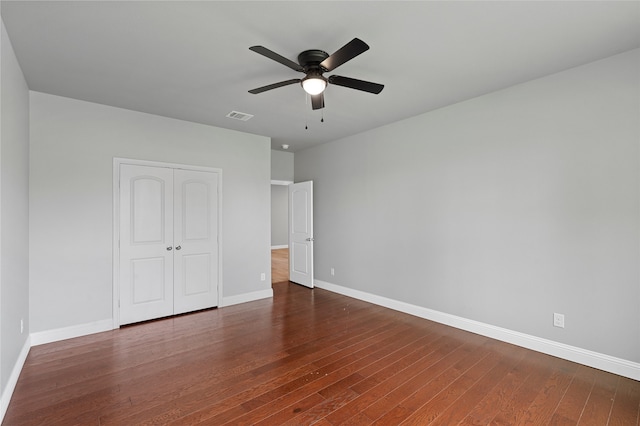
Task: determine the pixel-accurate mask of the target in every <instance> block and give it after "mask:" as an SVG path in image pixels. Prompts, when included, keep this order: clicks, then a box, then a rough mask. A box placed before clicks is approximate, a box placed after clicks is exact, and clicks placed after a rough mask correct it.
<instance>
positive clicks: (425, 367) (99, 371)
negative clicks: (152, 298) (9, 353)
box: [3, 281, 640, 426]
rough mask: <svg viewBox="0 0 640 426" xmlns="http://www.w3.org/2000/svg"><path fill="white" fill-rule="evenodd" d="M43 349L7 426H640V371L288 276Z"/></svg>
mask: <svg viewBox="0 0 640 426" xmlns="http://www.w3.org/2000/svg"><path fill="white" fill-rule="evenodd" d="M273 288H274V293H275V296H274V299H273V300H259V301H256V302H250V303H244V304H240V305H235V306H230V307H227V308H221V309H213V310H208V311H202V312H197V313H193V314H189V315H183V316H178V317H174V318H168V319H162V320H158V321H153V322H149V323H145V324H140V325H134V326H129V327H124V328H122V329H120V330H114V331H110V332H105V333H99V334H94V335H90V336H85V337H81V338H76V339H70V340H66V341H61V342H56V343H51V344H47V345H41V346H36V347H34V348H32V349H31V352H30V353H29V356H28V358H27V361H26V364H25V366H24V369H23V371H22V374H21V376H20V379H19V381H18V384H17V387H16V390H15V393H14V395H13V399H12V401H11V404H10V406H9V409H8V412H7V414H6V416H5V420H4V422H3V424H5V425H136V424H162V425H165V424H176V425H194V424H203V425H224V424H228V425H305V424H317V425H338V424H342V425H367V424H379V425H397V424H408V425H426V424H429V425H456V424H462V425H489V424H492V425H524V424H529V425H548V424H549V425H576V424H580V425H597V426H602V425H638V417H639V413H640V382H637V381H634V380H630V379H627V378H624V377H620V376H616V375H614V374H610V373H606V372H603V371H599V370H595V369H592V368H589V367H585V366H582V365H579V364H575V363H572V362H569V361H565V360H562V359H558V358H554V357H551V356H547V355H543V354H540V353H537V352H533V351H529V350H526V349H522V348H519V347H517V346H512V345H509V344H506V343H502V342H499V341H496V340H492V339H489V338H485V337H482V336H479V335H475V334H472V333H468V332H464V331H461V330H457V329H454V328H451V327H446V326H443V325H440V324H436V323H433V322H430V321H427V320H423V319H420V318H416V317H412V316H409V315H406V314H402V313H399V312H395V311H392V310H389V309H385V308H381V307H378V306H375V305H371V304H368V303H365V302H361V301H358V300H355V299H351V298H348V297H344V296H341V295H338V294H334V293H331V292H328V291H325V290H321V289H314V290H310V289H308V288H305V287H301V286H298V285H295V284H291V283H289V282H287V281H284V282H281V283H275V284H273Z"/></svg>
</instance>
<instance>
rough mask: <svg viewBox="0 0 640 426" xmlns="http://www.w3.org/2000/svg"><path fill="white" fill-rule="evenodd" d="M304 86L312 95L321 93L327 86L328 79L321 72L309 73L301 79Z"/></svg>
mask: <svg viewBox="0 0 640 426" xmlns="http://www.w3.org/2000/svg"><path fill="white" fill-rule="evenodd" d="M301 84H302V88H303V89H304V91H305V92H307V93H308V94H310V95H319V94H320V93H322V92H324V89H325V88H326V87H327V79H326V78H324V77H323V76H321V75H319V74H312V75H307V76H306V77H305V78H303V79H302V81H301Z"/></svg>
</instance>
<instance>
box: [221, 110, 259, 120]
mask: <svg viewBox="0 0 640 426" xmlns="http://www.w3.org/2000/svg"><path fill="white" fill-rule="evenodd" d="M227 117H229V118H233V119H234V120H240V121H247V120H249V119H251V118H252V117H253V115H251V114H246V113H244V112H238V111H231V112H230V113H229V114H227Z"/></svg>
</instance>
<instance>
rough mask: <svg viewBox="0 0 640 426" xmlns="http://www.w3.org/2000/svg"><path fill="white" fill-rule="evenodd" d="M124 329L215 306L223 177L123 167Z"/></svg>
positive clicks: (151, 168) (122, 302)
mask: <svg viewBox="0 0 640 426" xmlns="http://www.w3.org/2000/svg"><path fill="white" fill-rule="evenodd" d="M119 219H120V262H119V264H120V273H119V282H120V324H121V325H124V324H130V323H134V322H139V321H145V320H149V319H154V318H160V317H164V316H169V315H173V314H179V313H184V312H189V311H194V310H198V309H205V308H210V307H214V306H217V305H218V277H219V272H218V270H219V265H218V259H219V256H218V250H219V243H218V174H217V173H209V172H203V171H190V170H182V169H171V168H163V167H151V166H139V165H129V164H123V165H121V167H120V217H119Z"/></svg>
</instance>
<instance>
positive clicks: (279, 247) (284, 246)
mask: <svg viewBox="0 0 640 426" xmlns="http://www.w3.org/2000/svg"><path fill="white" fill-rule="evenodd" d="M285 248H289V245H288V244H285V245H283V246H271V250H279V249H285Z"/></svg>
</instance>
